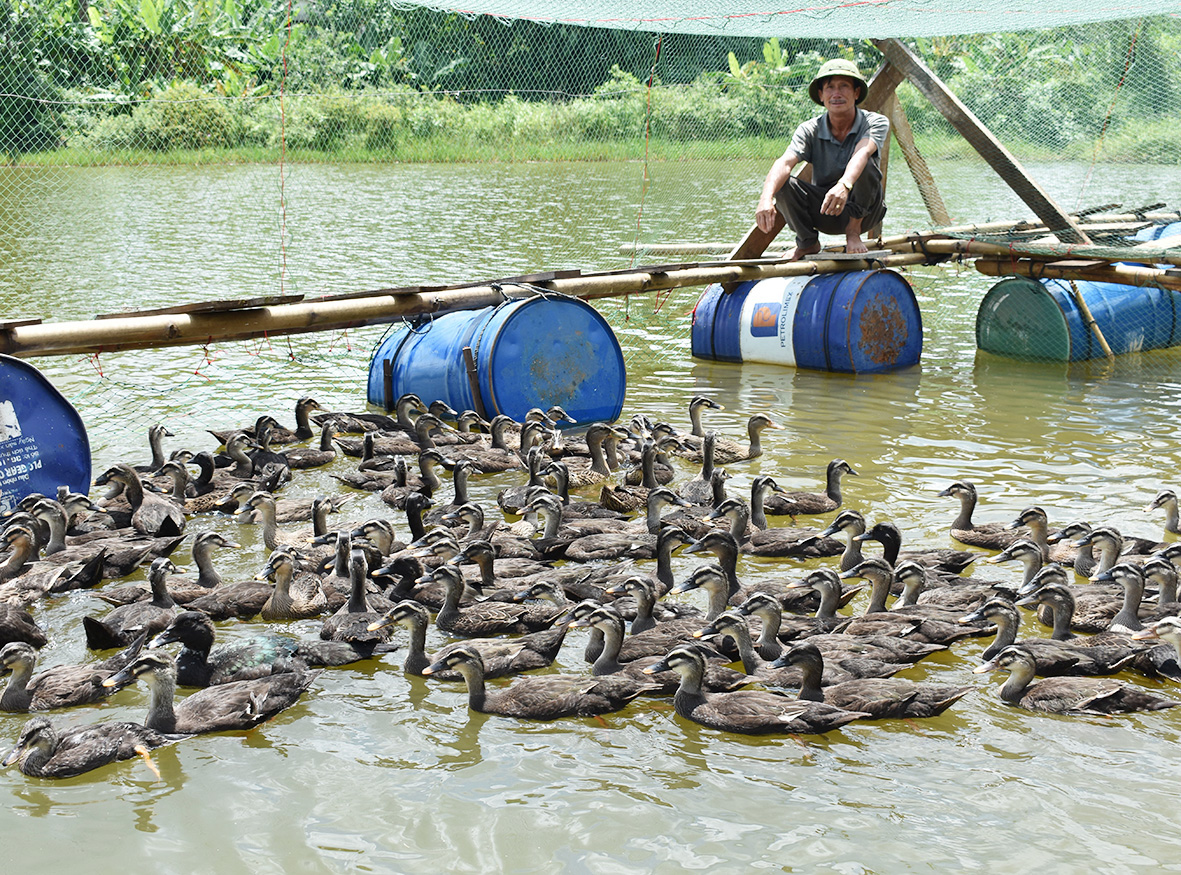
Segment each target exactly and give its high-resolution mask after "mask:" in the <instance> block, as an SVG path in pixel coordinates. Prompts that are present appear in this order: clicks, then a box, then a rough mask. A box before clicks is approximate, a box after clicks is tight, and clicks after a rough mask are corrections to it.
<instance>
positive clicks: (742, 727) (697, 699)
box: [644, 644, 869, 735]
mask: <svg viewBox="0 0 1181 875" xmlns="http://www.w3.org/2000/svg"><path fill="white" fill-rule="evenodd" d="M669 670H672V671H675V672H676V673H677V674H679V675H680V676H681V683H680V686H678V687H677V692H676V694H675V695H674V696H673V708H674V709H675V710H676V712H677V714H679V715H680V716H681V717H684V718H685V719H686V720H692V721H693V722H694V723H700V724H701V725H702V726H708V727H709V728H711V729H721V730H725V731H727V732H740V733H744V734H747V735H762V734H765V733H771V732H784V733H798V734H810V733H820V732H828V731H829V730H832V729H836V728H838V727H840V726H844V725H845V724H846V723H849V722H851V721H853V720H857V719H860V718H864V717H868V716H869V715H868V714H865V713H863V712H857V711H844V710H841V709H840V708H834V707H833V706H831V705H824V704H819V703H813V702H801V701H800V700H799V699H795V698H793V697H790V696H784V695H781V694H779V693H772V692H768V691H765V690H735V691H733V692H730V693H710V692H706V691H704V690H703V689H702V681H703V679H704V677H705V657H704V656H703V655H702V653H701V651H700V649H699V648H697V647H696V646H695V645H684V644H682V645H679V646H677V647H674V648H673V649H672V650H670V651H669V652H668V654H667V655H666V656H665V657H664V658H663V659H661V660H660V661H659V662H655V663H653V664H652V665H650V666H648V667H647V668H645V669H644V672H645V673H647V674H655V673H657V672H661V671H669Z"/></svg>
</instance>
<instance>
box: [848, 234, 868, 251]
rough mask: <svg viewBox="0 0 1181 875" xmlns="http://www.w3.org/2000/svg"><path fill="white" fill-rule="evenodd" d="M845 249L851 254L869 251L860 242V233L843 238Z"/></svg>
mask: <svg viewBox="0 0 1181 875" xmlns="http://www.w3.org/2000/svg"><path fill="white" fill-rule="evenodd" d="M845 251H846V252H849V253H852V254H860V253H862V252H869V247H868V246H866V245H865V244H864V243H862V242H861V235H860V234H858V235H857V236H856V237H846V238H845Z"/></svg>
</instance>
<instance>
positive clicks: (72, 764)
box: [3, 717, 186, 778]
mask: <svg viewBox="0 0 1181 875" xmlns="http://www.w3.org/2000/svg"><path fill="white" fill-rule="evenodd" d="M185 737H186V736H185V735H181V734H169V733H161V732H157V731H155V730H153V729H148V728H147V727H145V726H141V725H139V724H138V723H96V724H94V725H91V726H76V727H71V728H69V729H66V730H64V731H63V730H59V729H58V728H57V727H56V726H54V725H53V724H52V723H51V722H50V721H49V720H48V719H47V718H45V717H33V718H32V719H30V720H29V721H28V722H27V723H25V726H24V729H22V730H21V734H20V736H19V737H18V738H17V741H16V746H15V747H13V748H12V750H10V751H9V752H8V754H7V755H6V756H5V757H4V761H3V764H4V765H6V766H10V765H13V764H14V763H15V764H16V766H17V768H19V769H20V770H21V772H22V773H23V774H26V775H28V776H30V777H33V778H73V777H75V776H76V775H82V774H85V773H86V772H89V771H91V770H93V769H97V768H98V767H99V766H105V765H107V764H108V763H113V762H117V761H119V760H129V759H131V758H132V757H136V756H141V757H143V758H144V760H145V761H146V762H147V763H148V765H149V767H151V768H152V769H153V771H155V766H154V765H153V764H152V761H151V759H150V757H149V752H150V751H152V750H153V749H155V748H158V747H163V746H164V745H166V744H171V743H172V742H174V741H179V740H180V739H182V738H185ZM158 774H159V773H157V776H158Z"/></svg>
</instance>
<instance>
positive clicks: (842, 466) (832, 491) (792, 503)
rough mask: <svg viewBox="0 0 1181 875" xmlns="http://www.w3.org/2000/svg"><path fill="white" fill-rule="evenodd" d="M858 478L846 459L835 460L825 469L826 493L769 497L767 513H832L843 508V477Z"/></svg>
mask: <svg viewBox="0 0 1181 875" xmlns="http://www.w3.org/2000/svg"><path fill="white" fill-rule="evenodd" d="M845 474H851V475H853V476H854V477H856V476H857V472H856V471H854V470H853V466H852V465H850V464H849V463H848V462H846V461H845V460H844V459H833V460H832V461H831V462H829V463H828V467H827V468H826V469H825V489H824V492H785V493H783V494H781V495H769V496H767V500H766V502H765V504H764V509H765V510H766V512H767V513H769V514H773V515H777V516H790V517H791V518H792V519H795V518H796V517H797V516H815V515H817V514H824V513H831V512H832V511H834V510H836V509H837V508H838V507H840V506H841V500H842V498H841V477H843V476H844V475H845Z"/></svg>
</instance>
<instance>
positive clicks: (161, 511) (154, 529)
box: [94, 464, 185, 537]
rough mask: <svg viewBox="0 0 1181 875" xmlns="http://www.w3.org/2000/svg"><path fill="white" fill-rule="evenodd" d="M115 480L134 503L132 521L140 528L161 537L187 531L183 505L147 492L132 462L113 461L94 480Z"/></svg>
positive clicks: (103, 481) (99, 484) (139, 530)
mask: <svg viewBox="0 0 1181 875" xmlns="http://www.w3.org/2000/svg"><path fill="white" fill-rule="evenodd" d="M113 482H118V483H121V484H123V494H124V495H125V496H126V497H127V501H128V503H129V504H130V505H131V525H132V528H134V529H135V530H136V531H137V532H139V533H140V534H142V535H152V536H156V537H159V536H165V535H179V534H180V533H181V532H183V531H184V528H185V513H184V508H182V507H181V506H180V505H178V504H177V503H176V502H174V501H171V500H169V499H167V498H165V497H164V496H162V495H157V494H156V493H154V492H145V491H144V487H143V484H142V483H140V482H139V474H137V473H136V472H135V471H134V470H133V469H132V468H131V466H130V465H123V464H120V465H114V466H112V467H110V468H108V469H107V470H106V471H104V472H103V473H102V474H100V475H99V476H98V478H97V479H95V481H94V483H95V485H96V486H102V485H104V484H107V483H113Z"/></svg>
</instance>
